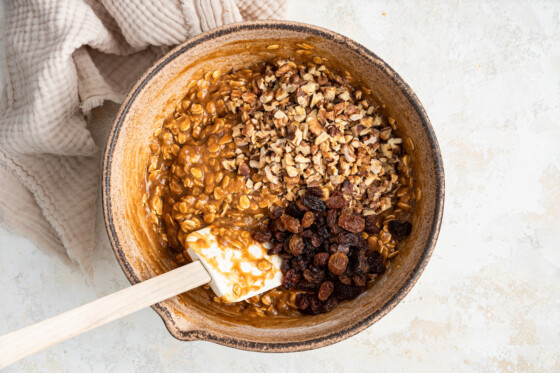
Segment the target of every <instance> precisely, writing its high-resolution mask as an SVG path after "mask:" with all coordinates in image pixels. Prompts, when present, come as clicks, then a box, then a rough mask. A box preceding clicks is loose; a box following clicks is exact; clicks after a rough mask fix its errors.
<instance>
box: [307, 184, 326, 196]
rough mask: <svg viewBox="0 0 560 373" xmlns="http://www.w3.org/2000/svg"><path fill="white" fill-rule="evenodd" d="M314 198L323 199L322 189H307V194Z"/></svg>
mask: <svg viewBox="0 0 560 373" xmlns="http://www.w3.org/2000/svg"><path fill="white" fill-rule="evenodd" d="M306 193H309V194H311V195H313V196H315V197H319V198H323V197H324V194H323V189H321V188H319V187H309V188H307V192H306Z"/></svg>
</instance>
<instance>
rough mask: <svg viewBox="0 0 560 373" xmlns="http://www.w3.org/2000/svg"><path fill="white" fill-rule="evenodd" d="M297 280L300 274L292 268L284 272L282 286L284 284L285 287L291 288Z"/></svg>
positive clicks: (299, 278)
mask: <svg viewBox="0 0 560 373" xmlns="http://www.w3.org/2000/svg"><path fill="white" fill-rule="evenodd" d="M299 280H301V274H300V273H299V272H298V271H296V270H295V269H293V268H292V269H290V270H288V271H287V272H286V273H285V274H284V278H283V279H282V286H284V287H285V288H286V289H292V288H294V287H296V285H297V283H298V282H299Z"/></svg>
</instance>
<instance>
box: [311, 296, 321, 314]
mask: <svg viewBox="0 0 560 373" xmlns="http://www.w3.org/2000/svg"><path fill="white" fill-rule="evenodd" d="M322 308H323V304H322V303H321V301H320V300H319V298H317V297H312V298H311V301H310V304H309V310H310V311H311V313H312V314H314V315H317V314H319V313H321V309H322Z"/></svg>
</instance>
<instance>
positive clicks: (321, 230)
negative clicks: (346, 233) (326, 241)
mask: <svg viewBox="0 0 560 373" xmlns="http://www.w3.org/2000/svg"><path fill="white" fill-rule="evenodd" d="M317 234H318V235H319V236H320V237H322V238H328V237H329V229H328V228H327V227H326V226H325V225H321V226H319V227H318V228H317Z"/></svg>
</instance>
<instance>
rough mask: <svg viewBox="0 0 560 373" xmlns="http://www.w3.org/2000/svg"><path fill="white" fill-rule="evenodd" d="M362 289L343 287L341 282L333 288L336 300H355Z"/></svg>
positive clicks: (352, 286)
mask: <svg viewBox="0 0 560 373" xmlns="http://www.w3.org/2000/svg"><path fill="white" fill-rule="evenodd" d="M361 292H362V289H361V288H359V287H358V286H354V285H345V284H343V283H342V282H337V283H336V284H335V287H334V294H335V296H336V299H337V300H352V299H354V298H356V297H357V296H358V295H360V293H361Z"/></svg>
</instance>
